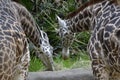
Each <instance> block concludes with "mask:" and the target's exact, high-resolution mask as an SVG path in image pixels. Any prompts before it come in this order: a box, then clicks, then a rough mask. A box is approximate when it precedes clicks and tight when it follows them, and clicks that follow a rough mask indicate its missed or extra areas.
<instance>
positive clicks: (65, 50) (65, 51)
mask: <svg viewBox="0 0 120 80" xmlns="http://www.w3.org/2000/svg"><path fill="white" fill-rule="evenodd" d="M62 58H63V59H64V60H67V59H68V58H69V47H68V48H66V47H63V49H62Z"/></svg>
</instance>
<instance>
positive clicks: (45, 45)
mask: <svg viewBox="0 0 120 80" xmlns="http://www.w3.org/2000/svg"><path fill="white" fill-rule="evenodd" d="M40 33H41V38H40V48H41V51H42V52H43V53H45V55H47V56H48V57H51V56H52V54H53V47H52V46H51V45H50V43H49V39H48V36H47V34H46V33H45V32H44V31H40Z"/></svg>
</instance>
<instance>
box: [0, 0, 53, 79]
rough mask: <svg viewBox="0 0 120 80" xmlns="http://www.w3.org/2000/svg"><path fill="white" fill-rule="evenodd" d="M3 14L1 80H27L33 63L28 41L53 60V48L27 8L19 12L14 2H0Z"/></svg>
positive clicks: (0, 12)
mask: <svg viewBox="0 0 120 80" xmlns="http://www.w3.org/2000/svg"><path fill="white" fill-rule="evenodd" d="M19 9H20V10H19ZM22 10H23V11H26V13H24V12H22ZM0 14H1V15H0V80H26V77H27V74H28V66H29V62H30V54H29V49H28V47H29V45H28V41H27V38H26V37H27V36H28V37H29V38H30V39H31V41H33V43H34V44H35V45H36V46H37V47H38V48H39V49H40V50H41V51H42V52H45V53H46V54H45V55H47V56H48V57H49V58H50V56H49V55H50V53H52V47H51V46H50V45H48V44H47V43H48V42H47V41H46V40H44V39H47V36H46V35H47V34H46V33H45V32H44V31H42V30H39V29H38V27H37V26H35V22H34V20H33V19H32V17H31V14H30V13H29V12H28V11H27V10H26V8H24V7H23V6H22V5H19V8H18V4H16V3H14V2H12V1H11V0H0ZM27 19H28V20H27ZM30 20H31V21H30ZM32 20H33V21H32ZM29 24H33V25H32V26H33V27H31V25H30V26H29ZM28 28H29V30H27V29H28ZM25 31H26V32H25ZM30 31H31V33H30ZM28 32H29V33H28ZM31 34H33V35H31ZM37 35H38V36H37ZM38 37H39V38H38ZM47 40H48V39H47ZM37 41H38V42H37ZM44 47H45V48H44Z"/></svg>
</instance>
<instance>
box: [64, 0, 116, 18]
mask: <svg viewBox="0 0 120 80" xmlns="http://www.w3.org/2000/svg"><path fill="white" fill-rule="evenodd" d="M102 1H103V0H89V1H88V2H85V3H84V4H83V5H82V6H80V7H79V8H78V9H77V10H75V11H73V12H71V13H69V14H68V15H67V16H66V19H70V18H72V17H74V16H75V15H77V14H78V13H79V12H80V11H82V10H83V9H85V8H86V7H88V6H91V5H94V4H97V3H99V2H102ZM114 2H115V3H116V4H118V2H117V0H114Z"/></svg>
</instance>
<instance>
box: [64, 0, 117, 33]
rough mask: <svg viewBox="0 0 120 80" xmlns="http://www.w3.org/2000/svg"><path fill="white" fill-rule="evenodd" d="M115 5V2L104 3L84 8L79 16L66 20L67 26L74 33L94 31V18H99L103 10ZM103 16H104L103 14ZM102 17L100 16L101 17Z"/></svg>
mask: <svg viewBox="0 0 120 80" xmlns="http://www.w3.org/2000/svg"><path fill="white" fill-rule="evenodd" d="M112 3H115V2H114V0H113V1H107V0H105V1H102V2H100V3H97V4H94V5H91V6H87V7H85V8H84V9H83V8H82V10H81V11H79V13H77V15H75V16H73V17H72V18H69V19H67V20H65V22H66V26H67V27H68V29H69V30H70V31H72V32H81V31H86V30H93V29H94V26H93V24H95V22H96V21H95V19H94V16H97V15H98V14H99V12H101V10H102V9H103V8H105V7H107V6H109V5H110V4H112ZM101 15H102V14H101ZM99 16H100V15H99Z"/></svg>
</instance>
